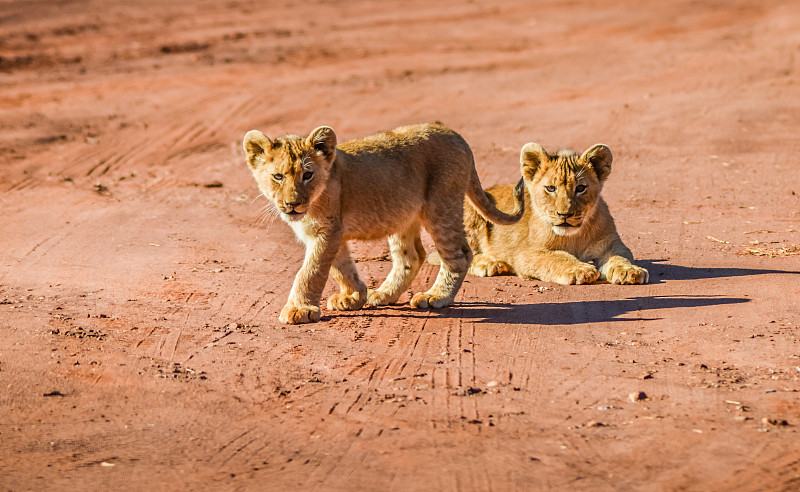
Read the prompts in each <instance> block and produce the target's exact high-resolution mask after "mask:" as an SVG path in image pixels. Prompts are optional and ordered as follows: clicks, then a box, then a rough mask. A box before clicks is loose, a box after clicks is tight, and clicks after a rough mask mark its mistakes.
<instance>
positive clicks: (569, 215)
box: [558, 212, 575, 219]
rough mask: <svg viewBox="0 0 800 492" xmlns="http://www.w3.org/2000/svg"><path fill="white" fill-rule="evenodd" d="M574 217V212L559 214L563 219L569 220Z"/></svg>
mask: <svg viewBox="0 0 800 492" xmlns="http://www.w3.org/2000/svg"><path fill="white" fill-rule="evenodd" d="M573 215H575V214H574V213H572V212H569V213H566V214H562V213H561V212H558V216H559V217H561V218H562V219H568V218H570V217H572V216H573Z"/></svg>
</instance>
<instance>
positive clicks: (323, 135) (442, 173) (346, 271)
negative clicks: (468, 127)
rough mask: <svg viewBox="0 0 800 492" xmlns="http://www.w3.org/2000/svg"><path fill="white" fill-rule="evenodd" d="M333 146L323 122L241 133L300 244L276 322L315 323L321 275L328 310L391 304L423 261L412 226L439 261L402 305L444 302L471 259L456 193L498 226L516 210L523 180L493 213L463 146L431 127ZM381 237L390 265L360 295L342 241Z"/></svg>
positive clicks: (516, 216) (263, 186) (262, 183)
mask: <svg viewBox="0 0 800 492" xmlns="http://www.w3.org/2000/svg"><path fill="white" fill-rule="evenodd" d="M336 143H337V142H336V134H335V133H334V132H333V130H332V129H331V128H329V127H327V126H321V127H319V128H317V129H316V130H314V131H313V132H311V135H309V136H308V137H306V138H302V137H299V136H297V135H285V136H282V137H279V138H277V139H275V140H271V139H269V138H268V137H267V136H265V135H264V134H263V133H261V132H260V131H257V130H251V131H250V132H248V133H247V134H246V135H245V137H244V142H243V146H244V150H245V152H246V154H247V163H248V164H249V166H250V169H251V171H252V172H253V176H254V177H255V179H256V182H257V183H258V187H259V189H260V190H261V193H262V194H264V195H265V196H266V197H267V198H268V199H270V200H271V201H272V202H273V203H274V205H275V207H276V208H277V210H278V211H279V212H280V216H281V218H282V219H283V220H284V221H285V222H287V223H288V224H289V225H290V226H291V228H292V230H294V233H295V235H296V236H297V237H298V239H300V241H302V242H303V243H305V246H306V256H305V260H304V261H303V266H302V267H301V268H300V271H299V272H298V273H297V276H296V277H295V279H294V284H293V285H292V290H291V293H290V294H289V300H288V301H287V303H286V305H285V306H284V307H283V310H281V314H280V320H281V322H283V323H289V324H297V323H309V322H315V321H319V319H320V308H319V303H320V297H321V296H322V290H323V288H324V287H325V282H326V281H327V278H328V272H330V273H331V275H332V276H333V278H334V279H335V280H336V281H337V282H338V284H339V288H340V292H339V293H337V294H333V295H332V296H330V297H329V298H328V309H333V310H356V309H361V308H362V307H363V306H364V305H365V304H369V305H385V304H391V303H394V302H396V301H397V299H398V298H399V297H400V295H401V294H402V293H403V292H405V291H406V290H407V289H408V287H409V285H410V284H411V281H412V280H413V279H414V277H415V276H416V274H417V272H418V270H419V267H420V265H421V263H422V259H423V258H425V250H424V248H423V247H422V241H421V240H420V227H425V229H426V230H427V231H428V232H429V233H430V235H431V237H432V238H433V240H434V242H435V245H436V250H437V251H438V253H439V255H440V256H441V258H442V260H443V261H442V265H441V268H440V270H439V274H438V276H437V277H436V281H435V283H434V284H433V286H432V287H431V288H430V290H428V291H427V292H424V293H423V292H419V293H417V294H415V295H414V296H413V297H412V299H411V306H413V307H418V308H428V307H430V308H441V307H444V306H448V305H450V304H452V303H453V299H454V298H455V296H456V293H457V292H458V289H459V287H460V286H461V283H462V281H463V280H464V276H465V275H466V273H467V270H468V269H469V265H470V262H471V261H472V251H471V250H470V248H469V245H468V244H467V240H466V237H465V234H464V229H463V203H464V196H465V195H466V196H467V197H469V199H470V201H471V203H473V204H474V207H475V209H473V210H474V213H475V214H479V215H480V216H481V217H482V218H485V219H486V220H489V221H492V222H495V223H497V224H507V225H509V224H513V223H515V222H517V221H519V220H520V218H521V217H522V214H523V212H524V208H525V207H524V197H525V193H524V188H523V186H522V180H520V182H519V183H518V185H517V188H516V190H515V192H514V196H515V197H514V201H515V203H514V205H512V207H513V208H514V211H513V212H512V213H511V214H506V213H503V212H501V211H499V210H498V209H497V208H495V206H494V205H493V204H492V202H491V200H490V199H489V197H488V196H487V195H486V193H485V192H484V191H483V189H482V188H481V183H480V181H479V180H478V173H477V171H476V170H475V162H474V160H473V156H472V152H471V150H470V148H469V145H467V142H465V141H464V139H463V138H462V137H461V136H460V135H459V134H458V133H456V132H455V131H453V130H451V129H449V128H447V127H445V126H444V125H442V124H440V123H433V124H422V125H412V126H404V127H401V128H397V129H395V130H393V131H389V132H384V133H379V134H376V135H372V136H370V137H367V138H364V139H359V140H351V141H349V142H346V143H343V144H342V145H340V146H339V147H338V148H337V146H336ZM510 208H511V207H510ZM387 236H388V238H389V247H390V251H391V255H392V270H391V272H390V273H389V276H388V277H387V278H386V280H385V281H384V282H383V284H382V285H381V286H380V287H379V288H378V289H376V290H369V291H368V290H367V286H366V284H365V283H364V282H363V281H362V280H361V278H360V277H359V275H358V271H357V270H356V266H355V264H354V263H353V260H352V259H351V257H350V251H349V250H348V248H347V243H346V241H348V240H350V239H379V238H383V237H387Z"/></svg>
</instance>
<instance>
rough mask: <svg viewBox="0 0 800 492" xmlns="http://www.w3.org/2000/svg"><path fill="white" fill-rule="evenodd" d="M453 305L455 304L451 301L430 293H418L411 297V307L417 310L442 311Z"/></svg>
mask: <svg viewBox="0 0 800 492" xmlns="http://www.w3.org/2000/svg"><path fill="white" fill-rule="evenodd" d="M451 304H453V301H452V300H451V299H448V298H447V297H442V296H437V295H435V294H430V293H428V292H417V293H416V294H414V295H413V297H411V307H413V308H417V309H441V308H443V307H447V306H449V305H451Z"/></svg>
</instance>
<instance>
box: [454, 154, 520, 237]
mask: <svg viewBox="0 0 800 492" xmlns="http://www.w3.org/2000/svg"><path fill="white" fill-rule="evenodd" d="M467 197H469V201H471V202H472V204H473V205H475V208H476V209H478V212H480V214H481V215H482V216H483V218H485V219H486V220H488V221H490V222H494V223H495V224H499V225H511V224H516V223H517V222H519V220H520V219H521V218H522V214H524V213H525V182H524V181H523V180H522V178H520V180H519V183H517V185H516V186H515V187H514V210H513V211H512V212H511V213H506V212H503V211H501V210H498V208H497V207H496V206H495V204H494V200H492V198H491V197H490V196H489V195H488V194H487V193H486V192H485V191H483V187H482V186H481V182H480V179H479V178H478V171H477V170H475V169H474V168H473V171H472V179H470V183H469V186H468V187H467Z"/></svg>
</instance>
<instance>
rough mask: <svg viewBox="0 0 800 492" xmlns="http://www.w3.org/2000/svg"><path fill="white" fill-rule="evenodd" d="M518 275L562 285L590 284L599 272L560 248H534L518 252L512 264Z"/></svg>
mask: <svg viewBox="0 0 800 492" xmlns="http://www.w3.org/2000/svg"><path fill="white" fill-rule="evenodd" d="M512 266H513V267H514V271H515V272H516V273H517V275H519V276H520V277H525V278H538V279H539V280H544V281H545V282H555V283H558V284H562V285H571V284H590V283H592V282H594V281H595V280H597V278H598V277H599V276H600V272H598V271H597V268H595V267H594V265H590V264H589V263H584V262H582V261H581V260H579V259H578V258H576V257H575V256H573V255H571V254H569V253H567V252H566V251H562V250H535V251H525V252H521V253H518V254H517V255H516V256H515V257H514V262H513V264H512Z"/></svg>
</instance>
